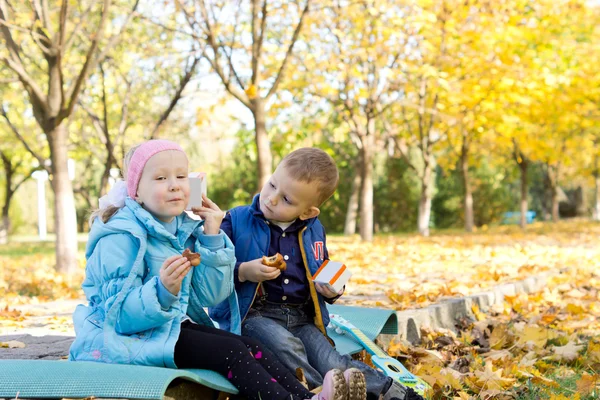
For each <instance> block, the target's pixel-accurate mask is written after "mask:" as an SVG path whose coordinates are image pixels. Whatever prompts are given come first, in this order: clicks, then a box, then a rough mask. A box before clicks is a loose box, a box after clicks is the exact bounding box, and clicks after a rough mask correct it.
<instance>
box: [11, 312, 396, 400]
mask: <svg viewBox="0 0 600 400" xmlns="http://www.w3.org/2000/svg"><path fill="white" fill-rule="evenodd" d="M328 308H329V311H330V312H331V313H332V314H339V315H341V316H342V317H343V318H345V319H347V320H348V321H350V322H351V323H352V324H353V325H355V326H356V327H357V328H358V329H360V330H361V331H363V332H364V333H365V335H366V336H367V337H369V338H370V339H372V340H374V339H375V338H376V337H377V335H379V334H380V333H385V334H395V333H397V332H398V321H397V318H396V314H395V312H394V311H393V310H383V309H376V308H362V307H350V306H336V305H333V306H329V307H328ZM328 334H329V335H330V336H331V338H332V339H333V340H334V341H335V343H336V348H337V349H338V351H339V352H340V353H342V354H354V353H356V352H359V351H361V350H362V346H361V345H360V344H358V343H357V342H356V341H354V340H353V339H352V338H350V337H348V336H345V335H339V334H337V333H335V331H334V330H333V329H328ZM178 378H179V379H186V380H189V381H192V382H196V383H198V384H200V385H204V386H207V387H209V388H212V389H215V390H217V391H223V392H227V393H233V394H235V393H237V389H236V388H235V387H234V386H233V385H232V384H231V383H230V382H229V381H228V380H227V379H226V378H225V377H223V376H222V375H220V374H218V373H216V372H213V371H209V370H200V369H188V370H185V369H169V368H159V367H146V366H139V365H120V364H103V363H94V362H83V361H78V362H69V361H50V360H0V398H15V397H17V398H37V399H56V398H63V397H67V398H82V397H92V396H93V397H97V398H111V399H123V398H127V399H149V400H154V399H157V400H158V399H162V398H163V396H164V394H165V391H166V390H167V387H168V386H169V385H170V384H171V382H173V381H174V380H175V379H178Z"/></svg>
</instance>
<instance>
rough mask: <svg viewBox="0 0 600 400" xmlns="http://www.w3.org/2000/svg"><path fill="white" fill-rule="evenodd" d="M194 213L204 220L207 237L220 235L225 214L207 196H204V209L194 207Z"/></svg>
mask: <svg viewBox="0 0 600 400" xmlns="http://www.w3.org/2000/svg"><path fill="white" fill-rule="evenodd" d="M192 212H193V213H194V214H196V215H198V216H199V217H201V218H202V219H203V220H204V233H206V234H207V235H216V234H217V233H219V230H220V229H221V221H223V218H225V213H224V212H223V211H221V209H220V208H219V206H218V205H216V204H215V203H213V201H212V200H211V199H209V198H208V197H206V195H204V194H203V195H202V207H193V208H192Z"/></svg>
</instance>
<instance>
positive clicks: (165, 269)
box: [159, 254, 192, 296]
mask: <svg viewBox="0 0 600 400" xmlns="http://www.w3.org/2000/svg"><path fill="white" fill-rule="evenodd" d="M191 269H192V264H190V262H189V261H188V259H187V258H185V257H183V256H182V255H180V254H177V255H175V256H171V257H169V258H167V259H166V260H165V262H164V263H163V265H162V267H160V272H159V278H160V281H161V282H162V284H163V286H164V287H165V288H166V289H167V290H168V291H169V292H170V293H171V294H172V295H173V296H177V295H178V294H179V291H180V290H181V282H182V281H183V278H185V276H186V275H187V274H188V272H190V270H191Z"/></svg>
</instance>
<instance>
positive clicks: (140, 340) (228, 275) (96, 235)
mask: <svg viewBox="0 0 600 400" xmlns="http://www.w3.org/2000/svg"><path fill="white" fill-rule="evenodd" d="M177 218H178V226H179V229H178V231H177V237H175V236H174V235H172V234H170V233H169V232H167V230H166V229H165V228H164V227H163V225H162V224H160V223H159V222H158V221H156V220H155V219H154V217H153V216H152V215H151V214H150V213H149V212H148V211H146V210H144V209H143V208H142V207H141V206H140V205H139V204H137V203H136V202H135V201H133V200H131V199H130V198H127V199H126V204H125V207H124V208H122V209H121V210H119V211H118V212H117V213H116V214H115V215H114V216H113V217H112V218H111V219H110V220H109V221H108V222H107V223H102V221H101V220H100V219H96V220H95V222H94V224H93V225H92V229H91V231H90V234H89V239H88V244H87V249H86V259H87V266H86V277H85V280H84V282H83V291H84V292H85V295H86V297H87V299H88V301H89V304H88V305H87V306H84V305H79V306H77V309H76V310H75V312H74V314H73V323H74V326H75V333H76V338H75V341H74V342H73V344H72V345H71V349H70V351H69V359H70V360H77V361H99V362H106V363H118V364H141V365H152V366H161V367H164V366H166V367H170V368H176V365H175V361H174V349H175V343H176V342H177V339H178V337H179V332H180V329H181V321H182V320H183V319H184V318H185V317H186V314H187V316H188V317H190V318H191V319H192V320H193V321H194V322H197V323H201V324H205V325H208V324H212V321H211V320H210V318H208V316H207V315H206V312H205V311H204V309H203V308H204V307H209V306H213V305H215V304H218V303H220V302H222V301H228V302H230V304H231V308H232V309H234V310H237V309H238V305H237V297H236V294H235V290H234V288H233V270H234V267H235V254H234V249H233V244H232V243H231V241H230V240H229V238H228V237H227V235H225V234H224V233H223V232H222V231H221V232H220V233H219V237H220V238H221V239H222V242H221V243H222V244H220V245H219V246H218V247H217V246H215V241H214V239H215V238H214V236H213V237H210V236H208V235H204V232H203V231H202V229H201V225H202V224H203V223H202V222H200V221H196V220H193V219H191V218H189V217H188V216H187V215H186V214H185V213H183V214H181V215H180V216H178V217H177ZM210 239H212V240H210ZM211 246H214V247H212V248H211ZM185 248H190V249H193V251H195V252H196V253H199V254H200V256H201V257H202V261H201V263H200V265H199V266H197V267H193V270H192V271H191V272H190V273H188V275H187V276H186V277H185V278H184V280H183V283H182V286H181V291H180V293H179V299H178V300H177V301H176V302H175V303H174V304H172V305H171V307H170V308H169V309H167V310H163V309H162V308H161V306H160V303H159V302H158V296H157V287H158V284H159V277H158V273H159V270H160V268H161V266H162V264H163V262H164V261H165V259H167V258H168V257H171V256H173V255H175V254H181V253H182V252H183V250H184V249H185ZM234 306H235V307H234ZM231 324H232V327H233V329H231V328H230V331H232V332H234V333H238V334H239V332H240V316H239V313H238V314H237V315H233V316H232V318H231Z"/></svg>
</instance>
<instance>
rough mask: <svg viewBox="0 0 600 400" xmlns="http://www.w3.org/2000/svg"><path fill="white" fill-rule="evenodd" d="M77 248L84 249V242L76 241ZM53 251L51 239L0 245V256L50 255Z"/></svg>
mask: <svg viewBox="0 0 600 400" xmlns="http://www.w3.org/2000/svg"><path fill="white" fill-rule="evenodd" d="M77 249H78V250H79V251H80V252H83V251H85V242H78V243H77ZM54 253H55V243H54V242H53V241H14V242H10V243H9V244H5V245H0V256H5V257H22V256H32V255H51V256H53V255H54Z"/></svg>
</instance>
